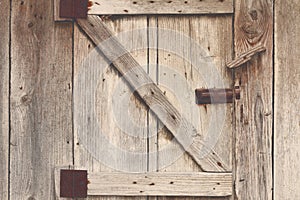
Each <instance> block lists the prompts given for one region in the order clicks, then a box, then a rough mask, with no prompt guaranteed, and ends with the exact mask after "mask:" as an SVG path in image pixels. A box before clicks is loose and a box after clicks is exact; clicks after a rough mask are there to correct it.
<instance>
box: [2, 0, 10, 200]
mask: <svg viewBox="0 0 300 200" xmlns="http://www.w3.org/2000/svg"><path fill="white" fill-rule="evenodd" d="M0 13H1V15H0V21H1V29H0V35H1V37H0V94H1V96H0V199H3V200H7V199H8V196H9V194H8V156H9V59H10V58H9V26H10V24H9V17H10V2H9V1H8V0H5V1H1V3H0Z"/></svg>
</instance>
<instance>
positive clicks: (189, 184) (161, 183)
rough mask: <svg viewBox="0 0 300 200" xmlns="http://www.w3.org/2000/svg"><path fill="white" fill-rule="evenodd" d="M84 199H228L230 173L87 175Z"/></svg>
mask: <svg viewBox="0 0 300 200" xmlns="http://www.w3.org/2000/svg"><path fill="white" fill-rule="evenodd" d="M88 180H89V185H88V195H115V196H173V197H174V196H186V197H192V196H229V195H231V194H232V175H231V173H196V172H193V173H167V172H153V173H104V172H102V173H98V174H89V175H88Z"/></svg>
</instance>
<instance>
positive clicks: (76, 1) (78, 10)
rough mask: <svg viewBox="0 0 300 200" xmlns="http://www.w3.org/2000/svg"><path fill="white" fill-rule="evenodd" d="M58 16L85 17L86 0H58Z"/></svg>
mask: <svg viewBox="0 0 300 200" xmlns="http://www.w3.org/2000/svg"><path fill="white" fill-rule="evenodd" d="M59 7H60V9H59V17H61V18H87V12H88V0H60V5H59Z"/></svg>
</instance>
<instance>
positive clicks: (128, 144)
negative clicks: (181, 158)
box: [74, 16, 148, 200]
mask: <svg viewBox="0 0 300 200" xmlns="http://www.w3.org/2000/svg"><path fill="white" fill-rule="evenodd" d="M104 23H106V24H107V26H109V27H111V28H112V29H113V31H115V32H116V33H119V32H125V33H126V31H129V34H125V35H124V36H123V37H122V36H120V37H121V38H120V37H119V39H120V40H121V41H122V43H123V44H124V43H125V44H126V47H127V48H128V49H133V51H132V52H131V53H132V55H133V57H134V58H135V59H136V60H137V61H138V62H139V63H141V64H142V65H143V66H144V68H146V67H147V47H146V46H147V29H146V27H147V18H146V17H144V16H141V17H122V18H117V17H116V18H111V19H106V20H105V22H104ZM134 29H140V30H141V31H140V32H138V33H137V35H135V36H136V37H137V38H138V39H137V40H134V39H133V38H131V39H129V38H128V37H132V35H133V34H131V32H130V31H131V30H134ZM74 41H75V46H74V58H75V63H74V64H75V70H74V72H75V73H74V74H75V85H76V81H77V80H78V77H79V76H82V70H83V69H85V68H86V69H87V70H88V71H91V73H90V76H89V78H88V80H89V81H87V82H86V83H85V84H86V85H85V86H84V87H86V88H85V89H86V90H88V92H89V93H91V95H96V101H97V103H96V105H97V106H96V108H95V109H96V114H97V117H98V123H99V127H96V126H95V124H93V125H92V129H93V128H99V129H100V130H101V132H102V134H104V135H105V136H106V137H107V138H108V141H109V142H110V143H111V144H113V145H114V147H115V148H114V149H111V151H110V152H108V155H110V156H111V158H109V159H110V160H115V162H112V163H110V164H111V165H110V166H109V165H107V163H106V164H105V161H104V162H103V160H102V159H101V156H95V154H91V153H90V152H89V151H88V150H87V147H86V146H84V144H82V142H81V141H80V140H82V139H83V138H80V136H79V132H78V129H79V127H80V126H81V125H83V124H84V123H82V122H83V121H84V119H83V120H81V121H80V123H77V124H75V127H74V128H75V165H76V166H83V167H85V168H86V169H88V170H89V172H91V173H96V172H111V171H127V172H128V171H132V172H147V168H148V167H147V165H148V162H147V112H148V109H147V108H146V107H145V106H144V105H143V104H142V103H141V102H140V100H138V99H137V98H136V97H135V96H134V95H133V94H132V90H131V89H130V87H129V86H128V85H127V83H126V82H125V81H124V80H122V77H121V76H120V74H119V73H118V72H117V70H116V69H115V68H114V67H112V66H108V65H109V64H108V62H107V61H106V60H105V59H104V57H103V56H102V55H99V54H98V53H95V50H94V45H93V44H92V42H91V41H90V40H89V39H88V38H87V36H86V35H84V34H83V33H82V32H81V31H80V30H79V29H78V28H77V27H76V28H75V37H74ZM143 47H144V48H143ZM140 48H141V49H140ZM93 50H94V52H93ZM87 58H88V60H91V61H90V62H86V64H84V63H83V62H84V61H85V60H86V59H87ZM100 63H102V64H103V63H106V64H104V67H107V68H106V69H105V71H104V72H103V73H102V74H101V75H100V76H97V77H95V76H93V72H95V71H97V70H95V69H94V71H93V67H94V66H96V67H97V68H99V67H103V66H102V65H101V64H100ZM89 68H90V69H89ZM145 70H146V69H145ZM99 80H100V81H99ZM91 84H95V86H97V91H96V94H93V93H92V91H91V87H90V86H91ZM76 90H77V91H76V92H75V94H74V112H75V114H76V113H77V112H81V113H84V116H85V117H87V116H88V115H89V114H90V112H93V110H92V108H90V107H87V109H86V108H85V107H84V108H82V107H81V106H80V104H79V102H80V99H79V98H80V97H81V96H80V92H84V91H82V89H80V88H76ZM126 95H128V96H129V97H130V99H128V103H127V104H122V103H120V102H119V103H113V101H116V100H118V99H121V98H122V96H126ZM86 98H87V100H88V99H89V98H90V96H86ZM114 108H116V110H114ZM126 113H129V114H130V118H127V117H126V116H127V115H126ZM118 116H120V118H118ZM116 118H117V119H118V120H116ZM131 123H134V124H135V125H136V126H135V128H133V127H130V125H131ZM122 125H125V126H122ZM89 130H90V129H89ZM133 134H134V136H135V137H133ZM87 139H90V140H91V141H90V142H89V143H91V144H92V143H93V141H92V139H93V138H87ZM96 143H99V144H100V143H101V141H100V140H99V139H98V140H97V138H96ZM102 148H103V147H101V146H99V145H98V146H97V147H96V148H95V149H96V152H98V151H99V152H100V151H101V149H102ZM118 148H120V149H123V151H125V152H126V151H128V152H130V151H131V152H137V153H141V154H142V155H141V157H140V158H142V159H141V160H139V159H138V157H137V158H136V159H130V160H126V159H128V157H126V158H123V159H119V160H118V159H117V158H120V154H118V152H117V151H116V149H118ZM114 150H115V151H114ZM92 151H93V150H92ZM88 199H91V200H100V199H101V200H111V199H128V200H130V199H133V197H127V198H125V197H114V196H109V197H103V196H102V197H97V196H90V197H88ZM134 199H136V200H145V199H146V198H145V197H136V198H134Z"/></svg>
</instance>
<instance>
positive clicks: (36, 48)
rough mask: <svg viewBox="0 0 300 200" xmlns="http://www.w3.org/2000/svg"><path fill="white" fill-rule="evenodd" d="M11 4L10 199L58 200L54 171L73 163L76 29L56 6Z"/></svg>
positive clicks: (31, 2)
mask: <svg viewBox="0 0 300 200" xmlns="http://www.w3.org/2000/svg"><path fill="white" fill-rule="evenodd" d="M1 2H2V1H1ZM11 3H12V11H11V12H12V15H11V20H12V23H11V25H12V26H11V29H12V31H11V56H12V60H11V97H10V108H11V124H10V127H11V141H10V142H11V148H10V149H11V153H10V177H11V179H10V199H26V200H28V199H31V200H33V199H47V200H53V199H55V195H54V179H53V169H54V167H55V166H57V165H72V163H73V162H72V161H73V159H72V157H73V156H72V24H55V23H54V21H53V3H52V1H34V2H33V1H11ZM1 37H2V36H1Z"/></svg>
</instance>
